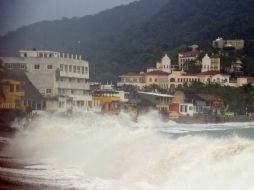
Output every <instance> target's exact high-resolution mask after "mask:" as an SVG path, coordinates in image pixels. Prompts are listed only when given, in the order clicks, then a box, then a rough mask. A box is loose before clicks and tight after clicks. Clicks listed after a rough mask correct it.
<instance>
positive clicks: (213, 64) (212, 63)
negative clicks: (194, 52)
mask: <svg viewBox="0 0 254 190" xmlns="http://www.w3.org/2000/svg"><path fill="white" fill-rule="evenodd" d="M201 65H202V68H201V72H202V73H203V72H207V71H220V58H219V57H214V56H213V57H209V56H208V54H206V55H205V56H204V57H203V59H202V64H201Z"/></svg>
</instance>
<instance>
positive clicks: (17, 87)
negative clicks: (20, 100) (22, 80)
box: [16, 84, 23, 92]
mask: <svg viewBox="0 0 254 190" xmlns="http://www.w3.org/2000/svg"><path fill="white" fill-rule="evenodd" d="M22 90H23V89H22V86H21V85H19V84H18V85H16V92H22Z"/></svg>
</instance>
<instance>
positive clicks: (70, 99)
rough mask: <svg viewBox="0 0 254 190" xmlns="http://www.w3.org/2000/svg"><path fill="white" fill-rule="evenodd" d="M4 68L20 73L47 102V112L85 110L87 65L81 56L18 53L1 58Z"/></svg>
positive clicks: (86, 101)
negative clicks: (24, 74)
mask: <svg viewBox="0 0 254 190" xmlns="http://www.w3.org/2000/svg"><path fill="white" fill-rule="evenodd" d="M1 59H2V60H3V63H4V65H5V66H6V67H7V68H8V69H15V70H17V69H18V70H23V71H24V72H25V73H26V75H27V77H28V78H29V80H30V81H31V82H32V83H33V85H34V86H35V87H36V88H37V89H38V90H39V92H40V93H41V94H42V95H43V96H44V97H45V98H46V100H47V103H46V104H47V105H46V107H47V110H55V109H56V108H63V109H65V108H68V107H88V105H89V102H91V100H92V98H91V96H90V95H89V84H88V79H89V64H88V62H87V61H84V60H82V59H81V56H79V57H78V56H77V55H72V54H71V55H70V54H64V53H63V54H61V53H59V52H54V51H37V50H22V51H19V57H2V58H1Z"/></svg>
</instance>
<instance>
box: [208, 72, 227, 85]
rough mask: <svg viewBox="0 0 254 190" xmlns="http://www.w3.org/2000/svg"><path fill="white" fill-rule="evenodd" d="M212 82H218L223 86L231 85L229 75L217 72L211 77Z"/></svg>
mask: <svg viewBox="0 0 254 190" xmlns="http://www.w3.org/2000/svg"><path fill="white" fill-rule="evenodd" d="M211 82H212V83H217V84H220V85H222V86H229V75H223V74H217V75H214V76H212V77H211Z"/></svg>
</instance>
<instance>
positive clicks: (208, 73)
mask: <svg viewBox="0 0 254 190" xmlns="http://www.w3.org/2000/svg"><path fill="white" fill-rule="evenodd" d="M218 74H219V75H226V74H223V73H221V72H219V71H206V72H202V73H197V75H199V76H202V75H203V76H205V75H208V76H214V75H218Z"/></svg>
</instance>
